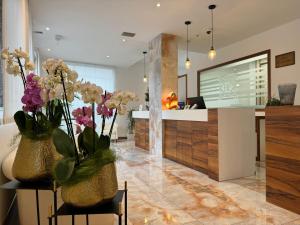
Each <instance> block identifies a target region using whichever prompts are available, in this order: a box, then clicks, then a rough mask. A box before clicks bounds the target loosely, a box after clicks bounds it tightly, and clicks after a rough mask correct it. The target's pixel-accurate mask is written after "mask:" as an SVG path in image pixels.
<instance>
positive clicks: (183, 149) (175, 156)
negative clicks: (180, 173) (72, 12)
mask: <svg viewBox="0 0 300 225" xmlns="http://www.w3.org/2000/svg"><path fill="white" fill-rule="evenodd" d="M163 155H164V157H166V158H168V159H171V160H173V161H176V162H178V163H181V164H184V165H186V166H188V167H190V168H193V169H196V170H198V171H201V172H203V173H207V160H208V157H207V122H195V121H176V120H164V142H163Z"/></svg>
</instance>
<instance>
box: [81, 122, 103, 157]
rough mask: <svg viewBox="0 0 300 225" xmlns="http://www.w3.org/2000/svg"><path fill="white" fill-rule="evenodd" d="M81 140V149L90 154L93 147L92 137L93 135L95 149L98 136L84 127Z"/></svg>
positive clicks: (91, 129) (90, 129)
mask: <svg viewBox="0 0 300 225" xmlns="http://www.w3.org/2000/svg"><path fill="white" fill-rule="evenodd" d="M82 134H83V138H82V147H83V149H85V150H86V151H87V152H88V153H92V152H93V150H94V148H93V147H94V145H93V141H94V139H93V135H95V149H97V148H98V146H99V144H98V139H99V136H98V134H97V133H96V132H94V130H93V128H90V127H86V128H84V130H83V132H82Z"/></svg>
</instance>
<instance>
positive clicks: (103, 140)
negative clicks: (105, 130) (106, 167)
mask: <svg viewBox="0 0 300 225" xmlns="http://www.w3.org/2000/svg"><path fill="white" fill-rule="evenodd" d="M98 142H99V145H98V148H97V150H105V149H109V147H110V138H109V136H108V135H101V136H100V138H99V141H98Z"/></svg>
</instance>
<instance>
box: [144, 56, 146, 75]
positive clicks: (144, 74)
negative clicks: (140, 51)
mask: <svg viewBox="0 0 300 225" xmlns="http://www.w3.org/2000/svg"><path fill="white" fill-rule="evenodd" d="M145 75H146V53H145V52H144V76H145Z"/></svg>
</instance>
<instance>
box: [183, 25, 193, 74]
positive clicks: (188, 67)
mask: <svg viewBox="0 0 300 225" xmlns="http://www.w3.org/2000/svg"><path fill="white" fill-rule="evenodd" d="M191 23H192V22H191V21H185V22H184V24H185V25H186V60H185V68H186V69H187V70H188V69H190V68H191V65H192V64H191V60H190V59H189V25H190V24H191Z"/></svg>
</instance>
